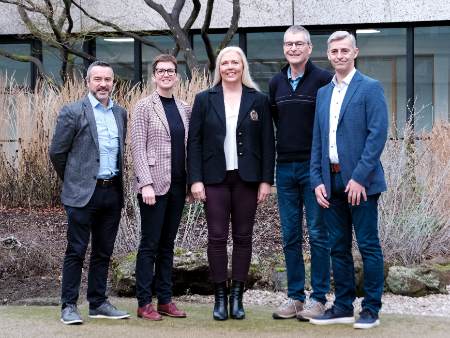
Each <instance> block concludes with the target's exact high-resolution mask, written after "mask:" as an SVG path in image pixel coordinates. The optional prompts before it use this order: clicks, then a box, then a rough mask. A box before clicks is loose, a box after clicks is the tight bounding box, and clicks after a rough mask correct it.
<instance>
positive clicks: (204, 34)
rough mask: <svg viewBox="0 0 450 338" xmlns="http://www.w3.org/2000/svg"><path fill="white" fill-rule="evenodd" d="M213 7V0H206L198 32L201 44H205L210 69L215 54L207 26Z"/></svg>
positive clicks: (214, 59) (211, 68) (214, 61)
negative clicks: (204, 11) (203, 18)
mask: <svg viewBox="0 0 450 338" xmlns="http://www.w3.org/2000/svg"><path fill="white" fill-rule="evenodd" d="M213 7H214V0H208V2H207V3H206V13H205V21H203V25H202V29H201V32H200V35H201V37H202V40H203V44H204V45H205V50H206V55H207V56H208V60H209V65H208V68H209V69H210V70H213V69H214V65H215V63H216V55H215V54H214V50H213V48H212V45H211V40H210V39H209V36H208V30H209V26H210V25H211V16H212V10H213Z"/></svg>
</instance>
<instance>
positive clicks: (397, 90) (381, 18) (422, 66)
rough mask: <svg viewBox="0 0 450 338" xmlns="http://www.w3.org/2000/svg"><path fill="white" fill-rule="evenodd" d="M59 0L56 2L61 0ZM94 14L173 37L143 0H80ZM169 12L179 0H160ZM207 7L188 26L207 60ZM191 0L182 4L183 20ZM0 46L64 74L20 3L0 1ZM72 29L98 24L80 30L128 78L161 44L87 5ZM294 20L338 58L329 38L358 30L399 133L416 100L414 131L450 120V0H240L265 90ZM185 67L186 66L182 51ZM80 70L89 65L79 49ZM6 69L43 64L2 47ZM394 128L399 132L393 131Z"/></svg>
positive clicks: (221, 26)
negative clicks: (131, 34) (116, 29)
mask: <svg viewBox="0 0 450 338" xmlns="http://www.w3.org/2000/svg"><path fill="white" fill-rule="evenodd" d="M55 2H57V1H56V0H55ZM79 2H80V3H81V4H82V5H83V6H84V7H85V8H86V9H87V10H88V11H89V13H90V14H92V15H94V16H96V17H98V18H101V19H103V20H108V21H111V22H114V23H115V24H117V25H119V26H120V27H121V28H122V29H124V30H127V31H136V32H145V35H146V36H147V37H148V39H150V40H151V41H154V42H155V43H157V44H158V45H159V46H161V47H162V48H163V49H167V50H169V49H171V48H173V47H174V45H175V44H174V42H173V39H172V38H171V36H170V34H168V28H167V26H166V25H165V23H164V21H163V19H162V18H161V16H160V15H159V14H157V13H156V12H155V11H153V10H152V9H151V8H150V7H148V6H147V5H146V4H145V2H144V1H143V0H98V1H89V0H82V1H79ZM161 3H164V7H165V8H166V10H167V11H169V12H170V9H171V8H172V6H173V4H174V3H175V0H169V1H161ZM201 3H202V4H203V6H202V10H201V12H200V15H199V17H198V19H197V21H196V22H195V24H194V25H193V28H192V29H191V31H190V38H191V41H192V44H193V48H194V51H195V53H196V56H197V58H198V59H199V61H200V62H202V63H206V61H207V57H206V52H205V48H204V45H203V42H202V39H201V37H200V28H201V25H202V21H203V18H204V7H205V4H206V0H202V1H201ZM189 6H191V5H190V4H189V5H187V6H186V8H185V9H184V10H183V12H182V14H181V21H182V22H183V21H185V20H186V19H187V18H188V16H189V14H190V9H191V8H190V7H189ZM0 10H1V12H2V13H4V15H3V16H2V19H0V49H2V50H5V51H7V52H9V53H16V54H25V55H34V56H36V57H38V58H39V59H41V60H42V62H43V65H44V68H45V71H46V72H47V73H48V74H49V75H51V76H53V77H54V78H55V80H56V81H60V79H59V73H58V71H59V69H60V66H61V60H60V59H59V57H58V53H57V51H56V50H55V49H54V48H52V47H49V46H48V45H46V44H45V43H43V42H42V41H39V40H36V39H33V37H32V35H31V34H30V33H29V31H28V30H27V29H26V27H25V26H24V24H23V23H22V20H21V18H20V16H19V14H18V11H17V9H16V7H15V6H13V5H9V4H3V3H2V4H0ZM231 15H232V4H231V1H225V0H220V1H216V4H215V8H214V11H213V15H212V20H211V31H212V34H210V38H211V41H212V43H213V45H214V46H217V45H218V43H219V42H220V41H221V39H222V37H223V36H224V34H225V32H226V30H227V27H228V26H229V24H230V19H231ZM72 16H73V18H74V32H75V33H77V32H87V31H93V32H95V34H94V37H93V38H91V39H89V40H88V39H81V40H80V42H79V43H80V45H82V46H83V48H84V50H86V51H89V52H90V53H92V54H94V55H95V56H96V57H97V58H99V59H102V60H106V61H108V62H110V63H111V64H112V65H113V66H114V69H115V71H116V73H117V74H118V76H120V77H121V78H122V79H124V80H130V81H133V82H139V81H147V80H148V79H149V76H150V75H151V69H150V68H151V60H152V58H153V57H154V56H155V55H156V54H157V53H158V51H157V50H156V49H154V48H152V47H149V46H146V45H143V44H142V43H140V42H139V41H135V40H134V39H131V38H125V37H123V36H120V34H116V33H114V34H112V32H111V31H108V30H107V29H105V27H101V26H99V25H98V24H96V23H95V22H93V21H92V20H89V19H88V18H87V17H86V16H84V15H82V14H81V12H79V11H73V12H72ZM292 24H299V25H303V26H305V27H306V28H307V29H308V30H309V31H310V32H311V34H312V43H313V46H314V47H313V54H312V59H313V60H314V61H315V62H316V63H317V64H319V65H321V66H322V67H328V68H329V67H330V66H329V63H328V60H327V57H326V48H327V46H326V40H327V38H328V36H329V35H330V34H331V33H332V32H333V31H335V30H348V31H351V32H352V33H353V34H354V35H355V37H356V39H357V44H358V47H359V48H360V54H359V56H358V59H357V68H358V69H360V70H361V71H362V72H364V73H366V74H368V75H370V76H372V77H374V78H376V79H378V80H380V81H381V83H382V84H383V87H384V90H385V94H386V98H387V102H388V105H389V111H390V119H391V134H396V132H395V131H394V130H395V129H396V128H397V129H398V130H399V131H400V132H401V129H402V127H403V126H404V124H405V121H406V120H407V119H408V118H409V117H410V116H411V113H412V111H413V109H414V110H415V121H414V126H415V130H416V132H418V133H420V132H421V131H423V130H425V131H427V130H430V129H431V127H432V126H433V124H434V123H435V122H436V121H438V120H446V121H448V120H449V117H450V112H449V106H450V2H449V1H448V0H409V1H407V0H340V1H337V0H328V1H325V0H315V1H313V0H280V1H272V0H260V1H252V0H241V15H240V20H239V29H238V32H237V34H236V35H235V36H234V37H233V39H232V42H231V44H232V45H238V46H240V47H241V48H242V49H243V50H244V51H245V53H246V55H247V57H248V59H249V62H250V67H251V73H252V76H253V77H254V79H255V80H256V82H257V83H258V84H259V85H260V86H261V88H262V90H264V91H266V90H267V87H268V86H267V84H268V81H269V79H270V78H271V77H272V76H273V75H274V74H275V73H276V72H278V71H279V69H280V68H281V67H282V65H283V64H284V56H283V50H282V41H283V32H284V31H285V30H286V28H287V27H289V26H290V25H292ZM180 63H181V66H180V71H181V72H182V73H185V72H186V67H185V66H184V64H183V61H182V59H181V58H180ZM74 64H75V66H76V67H78V69H79V70H80V71H81V72H82V71H83V69H84V67H85V66H86V62H84V61H83V60H82V59H81V58H78V57H75V58H74ZM0 73H1V74H8V75H11V74H14V77H15V79H16V80H17V81H18V82H19V83H21V84H23V85H25V86H31V87H32V86H33V85H34V83H35V79H36V74H37V70H36V67H35V65H34V64H32V63H24V62H18V61H13V60H11V59H8V58H5V57H0ZM393 136H396V135H393Z"/></svg>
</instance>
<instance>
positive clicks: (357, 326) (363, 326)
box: [353, 319, 380, 329]
mask: <svg viewBox="0 0 450 338" xmlns="http://www.w3.org/2000/svg"><path fill="white" fill-rule="evenodd" d="M378 325H380V320H379V319H377V320H376V321H375V322H373V323H370V324H363V323H355V324H353V328H355V329H371V328H373V327H376V326H378Z"/></svg>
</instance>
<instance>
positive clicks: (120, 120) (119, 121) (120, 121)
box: [112, 105, 124, 150]
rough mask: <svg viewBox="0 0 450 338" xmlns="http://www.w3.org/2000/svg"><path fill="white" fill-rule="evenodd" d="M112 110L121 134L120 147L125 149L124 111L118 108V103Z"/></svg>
mask: <svg viewBox="0 0 450 338" xmlns="http://www.w3.org/2000/svg"><path fill="white" fill-rule="evenodd" d="M112 112H113V114H114V118H115V119H116V125H117V132H118V134H119V143H120V149H122V150H123V149H124V147H123V117H122V113H121V112H120V111H119V109H117V106H116V105H113V107H112Z"/></svg>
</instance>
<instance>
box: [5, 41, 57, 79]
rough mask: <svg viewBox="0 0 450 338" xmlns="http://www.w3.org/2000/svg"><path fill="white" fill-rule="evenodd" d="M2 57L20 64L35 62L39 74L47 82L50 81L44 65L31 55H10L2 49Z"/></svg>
mask: <svg viewBox="0 0 450 338" xmlns="http://www.w3.org/2000/svg"><path fill="white" fill-rule="evenodd" d="M0 55H1V56H4V57H7V58H9V59H11V60H14V61H19V62H33V63H34V64H35V65H36V67H37V69H38V72H39V74H40V75H41V76H42V77H43V78H44V79H46V80H50V78H49V77H48V75H47V74H45V70H44V65H43V64H42V62H41V60H39V59H38V58H36V57H34V56H31V55H20V54H12V53H9V52H7V51H4V50H2V49H0Z"/></svg>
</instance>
